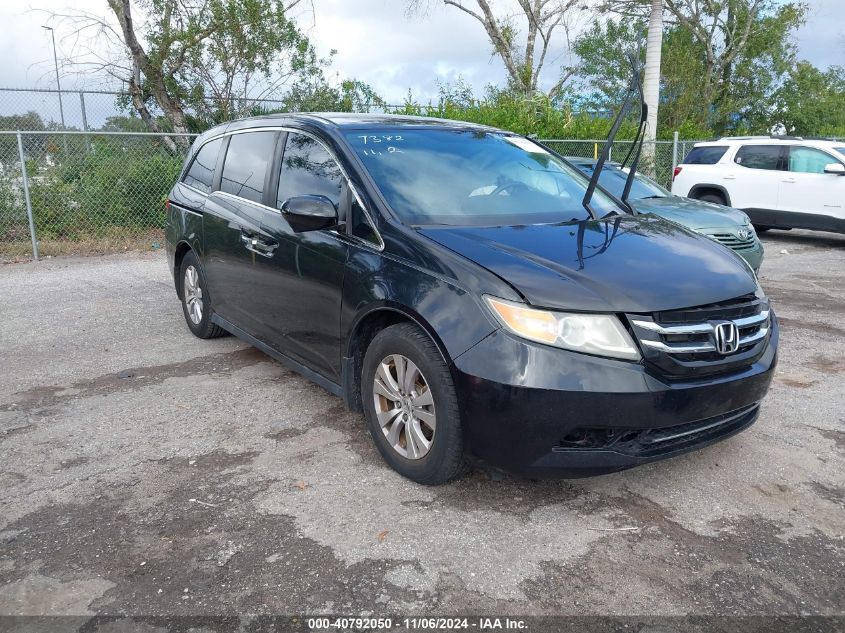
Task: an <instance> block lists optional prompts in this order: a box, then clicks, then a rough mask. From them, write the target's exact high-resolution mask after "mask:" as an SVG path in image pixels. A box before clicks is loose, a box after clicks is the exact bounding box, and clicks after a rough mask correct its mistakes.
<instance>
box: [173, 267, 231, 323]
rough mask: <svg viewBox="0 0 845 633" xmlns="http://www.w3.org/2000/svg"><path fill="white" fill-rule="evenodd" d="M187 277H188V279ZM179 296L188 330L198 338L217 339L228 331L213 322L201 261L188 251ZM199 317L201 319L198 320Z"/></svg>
mask: <svg viewBox="0 0 845 633" xmlns="http://www.w3.org/2000/svg"><path fill="white" fill-rule="evenodd" d="M186 276H187V277H186ZM179 296H180V297H182V314H184V315H185V323H187V324H188V329H190V330H191V332H192V333H193V334H194V336H196V337H198V338H217V337H218V336H223V335H224V334H226V330H224V329H223V328H221V327H220V326H218V325H215V324H214V323H212V322H211V315H212V314H213V312H212V309H211V298H210V296H209V294H208V285H207V284H206V281H205V274H204V273H203V271H202V266H200V262H199V259H198V258H197V256H196V255H195V254H194V252H193V251H188V252H187V253H186V254H185V257H184V258H183V259H182V265H181V266H179ZM197 317H199V318H197Z"/></svg>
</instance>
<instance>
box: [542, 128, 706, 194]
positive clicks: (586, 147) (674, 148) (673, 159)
mask: <svg viewBox="0 0 845 633" xmlns="http://www.w3.org/2000/svg"><path fill="white" fill-rule="evenodd" d="M542 142H543V144H545V145H547V146H548V147H550V148H551V149H553V150H554V151H556V152H557V153H558V154H562V155H563V156H572V157H577V158H598V157H599V156H600V155H601V152H602V151H603V150H604V145H605V143H606V141H604V140H586V141H582V140H565V139H545V140H543V141H542ZM698 142H699V141H656V142H654V143H644V144H643V148H642V152H641V155H640V162H639V166H638V167H637V170H638V171H639V172H641V173H643V174H645V175H647V176H650V177H651V178H653V179H654V180H656V181H657V182H658V183H660V184H661V185H663V186H664V187H667V188H668V187H671V185H672V172H673V171H674V169H675V166H676V165H677V164H678V162H680V161H681V159H683V157H684V156H686V155H687V152H688V151H689V150H691V149H692V146H693V145H694V144H695V143H698ZM632 145H633V142H632V141H616V142H614V143H613V147H611V148H610V154H609V157H608V158H609V160H611V161H615V162H618V163H621V162H622V161H623V160H625V158H626V157H627V155H628V153H629V152H630V151H631V149H632Z"/></svg>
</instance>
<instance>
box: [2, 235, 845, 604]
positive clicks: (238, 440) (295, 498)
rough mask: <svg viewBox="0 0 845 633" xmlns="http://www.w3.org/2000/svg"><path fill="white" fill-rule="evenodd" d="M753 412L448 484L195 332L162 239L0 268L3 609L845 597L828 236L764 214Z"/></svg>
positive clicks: (841, 325)
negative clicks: (674, 453) (553, 466)
mask: <svg viewBox="0 0 845 633" xmlns="http://www.w3.org/2000/svg"><path fill="white" fill-rule="evenodd" d="M765 246H766V250H767V252H766V261H765V263H764V265H763V270H762V275H761V280H762V284H763V286H764V288H765V289H766V291H767V292H768V294H769V295H770V296H771V298H772V300H773V303H774V306H775V309H776V310H777V312H778V314H779V316H780V320H781V325H782V336H781V360H780V365H779V367H778V371H777V375H776V378H775V381H774V384H773V387H772V390H771V392H770V394H769V396H768V398H767V399H766V401H765V402H764V404H763V410H762V415H761V418H760V420H759V422H757V424H755V425H754V426H753V427H752V428H751V429H749V430H748V431H746V432H744V433H741V434H739V435H738V436H736V437H734V438H731V439H729V440H727V441H725V442H723V443H721V444H717V445H716V446H713V447H710V448H708V449H705V450H703V451H700V452H697V453H694V454H691V455H688V456H685V457H682V458H678V459H674V460H669V461H665V462H661V463H657V464H652V465H649V466H646V467H641V468H638V469H634V470H629V471H626V472H622V473H617V474H614V475H608V476H603V477H598V478H593V479H588V480H577V481H556V482H548V481H546V482H534V481H526V480H520V479H515V478H509V477H505V478H504V479H503V480H498V479H491V478H490V477H489V476H488V475H486V474H485V473H483V472H474V473H472V474H470V475H469V476H468V477H467V478H466V479H463V480H461V481H459V482H457V483H454V484H451V485H448V486H443V487H439V488H427V487H422V486H418V485H415V484H413V483H410V482H408V481H406V480H404V479H402V478H400V477H399V476H398V475H396V474H394V473H393V472H392V471H391V470H389V469H388V468H387V467H386V466H385V465H384V464H383V463H382V461H381V459H380V458H379V456H378V454H377V452H376V450H375V448H374V447H373V445H372V444H371V442H370V440H369V438H368V436H367V434H366V429H365V427H364V422H363V419H362V417H361V416H360V415H358V414H352V413H349V412H347V411H346V410H345V409H344V407H343V404H342V402H341V401H340V399H338V398H336V397H333V396H331V395H329V394H327V393H326V392H325V391H323V390H322V389H320V388H319V387H317V386H315V385H313V384H311V383H309V382H308V381H306V380H304V379H302V378H300V377H299V376H297V375H295V374H293V373H292V372H290V371H288V370H286V369H284V368H283V367H282V366H280V365H279V364H277V363H275V362H273V361H271V360H270V359H268V358H267V357H265V356H264V355H262V354H261V353H259V352H257V351H256V350H254V349H252V348H249V347H247V346H245V345H244V344H243V343H241V342H239V341H238V340H236V339H234V338H231V337H229V338H223V339H217V340H213V341H200V340H198V339H195V338H194V337H193V336H191V335H190V333H189V332H188V330H187V328H186V326H185V324H184V321H183V318H182V313H181V310H180V306H179V303H178V300H177V299H176V296H175V293H174V290H173V285H172V281H171V278H170V276H169V273H168V272H167V269H166V265H165V258H164V255H163V254H162V253H148V254H142V255H137V254H135V255H120V256H109V257H96V258H61V259H53V260H47V261H42V262H40V263H28V264H15V265H7V266H3V267H0V323H2V328H0V367H2V372H0V614H18V615H21V614H77V615H95V614H99V615H103V614H107V615H121V614H144V615H205V614H226V613H252V614H263V613H269V614H294V613H303V612H308V613H318V612H326V613H329V612H331V613H346V614H361V613H384V612H391V613H417V614H432V613H435V614H438V613H439V614H448V613H484V612H498V613H508V614H522V615H543V614H569V615H590V614H612V615H627V614H638V615H643V616H647V615H651V614H669V615H672V614H676V615H682V614H697V615H716V614H727V615H730V614H742V615H772V614H781V615H799V614H805V615H806V614H818V615H842V614H843V613H845V610H844V609H843V596H845V580H843V579H845V540H843V534H844V533H845V513H843V499H844V498H845V474H843V473H845V468H843V466H845V460H843V449H845V407H843V404H845V398H843V392H845V319H843V317H845V284H843V282H842V279H843V271H845V236H829V235H823V234H811V233H807V232H800V231H792V232H791V233H780V234H767V235H766V236H765Z"/></svg>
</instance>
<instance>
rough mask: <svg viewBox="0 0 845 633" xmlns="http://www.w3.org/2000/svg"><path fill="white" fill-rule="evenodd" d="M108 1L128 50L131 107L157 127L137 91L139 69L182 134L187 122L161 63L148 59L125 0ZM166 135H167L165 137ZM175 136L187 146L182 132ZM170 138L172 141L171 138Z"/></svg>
mask: <svg viewBox="0 0 845 633" xmlns="http://www.w3.org/2000/svg"><path fill="white" fill-rule="evenodd" d="M108 3H109V8H111V10H112V11H113V12H114V14H115V17H116V18H117V22H118V24H119V25H120V30H121V32H122V33H123V41H124V43H125V44H126V48H127V49H128V50H129V58H130V61H131V65H132V66H131V67H132V73H131V74H130V76H129V77H128V78H127V79H128V87H129V94H130V95H131V97H132V103H133V105H134V106H135V109H136V110H137V111H138V114H139V115H140V116H141V118H142V119H143V120H144V122H145V123H146V124H147V125H148V126H149V127H150V128H151V129H153V130H156V131H159V128H158V125H157V124H156V122H155V119H154V118H153V117H152V115H151V114H150V112H149V110H148V109H147V106H146V103H145V101H144V98H143V94H142V92H141V73H143V74H144V78H145V79H146V86H147V88H148V89H149V91H150V93H151V94H152V95H153V97H154V98H155V100H156V102H157V103H158V104H159V106H161V109H162V110H163V111H164V115H165V116H166V117H167V119H168V121H170V123H171V124H172V125H173V131H174V132H177V133H179V134H186V133H187V132H188V126H187V124H186V123H185V112H184V110H183V109H182V104H181V103H180V102H179V100H178V99H176V98H174V97H173V96H172V95H171V94H170V91H169V90H168V87H167V83H166V81H167V78H166V77H165V75H164V69H163V67H162V65H161V64H154V63H152V62H151V60H150V57H149V55H148V54H147V52H146V51H145V50H144V47H143V46H142V45H141V43H140V42H139V41H138V36H137V35H136V33H135V25H134V23H133V20H132V7H131V6H130V4H129V0H108ZM172 6H173V5H172V4H167V5H166V11H168V12H172ZM164 18H165V19H164V20H163V22H164V23H165V24H169V22H170V15H165V16H164ZM171 46H172V43H171V42H169V41H165V42H164V46H163V47H162V48H163V50H162V51H161V54H162V56H167V55H168V54H169V52H170V47H171ZM169 139H170V137H168V140H169ZM176 139H177V140H176V145H177V146H179V147H180V148H182V149H184V148H187V146H188V145H189V143H188V139H187V137H185V136H179V137H176ZM170 142H171V143H172V142H173V141H170Z"/></svg>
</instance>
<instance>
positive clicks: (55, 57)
mask: <svg viewBox="0 0 845 633" xmlns="http://www.w3.org/2000/svg"><path fill="white" fill-rule="evenodd" d="M41 28H42V29H45V30H47V31H50V36H51V37H52V38H53V63H54V64H55V66H56V89H57V90H58V94H59V118H61V120H62V129H65V109H64V107H63V106H62V82H61V80H60V79H59V57H58V55H56V32H55V31H54V30H53V27H52V26H46V25H44V26H42V27H41Z"/></svg>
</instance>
